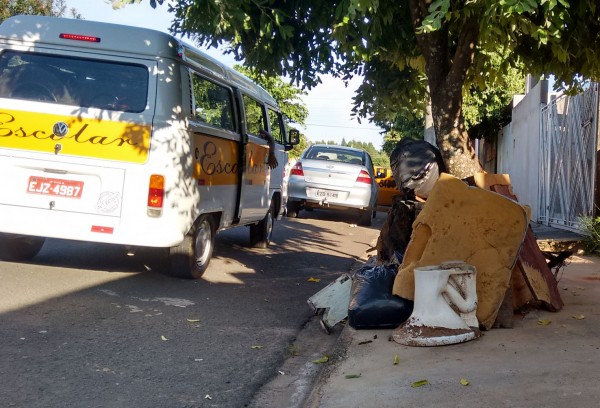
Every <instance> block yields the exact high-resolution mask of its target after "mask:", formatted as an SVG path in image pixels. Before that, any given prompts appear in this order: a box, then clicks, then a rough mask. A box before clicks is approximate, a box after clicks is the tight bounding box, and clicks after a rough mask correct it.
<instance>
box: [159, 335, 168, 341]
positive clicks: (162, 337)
mask: <svg viewBox="0 0 600 408" xmlns="http://www.w3.org/2000/svg"><path fill="white" fill-rule="evenodd" d="M160 339H161V340H162V341H167V340H169V339H167V338H166V337H165V336H160Z"/></svg>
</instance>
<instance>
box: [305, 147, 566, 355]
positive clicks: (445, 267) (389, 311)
mask: <svg viewBox="0 0 600 408" xmlns="http://www.w3.org/2000/svg"><path fill="white" fill-rule="evenodd" d="M390 163H391V167H392V172H393V176H394V180H395V181H396V185H397V187H398V190H399V191H398V192H399V194H398V195H397V196H395V197H394V200H393V204H392V207H391V209H390V210H389V212H388V216H387V219H386V221H385V223H384V225H383V226H382V229H381V232H380V235H379V239H378V241H377V244H376V247H375V248H374V249H376V250H377V256H376V257H372V259H371V260H370V261H369V262H367V263H366V264H365V265H364V266H363V267H362V268H360V269H359V270H358V271H357V272H355V273H354V275H353V276H350V275H348V274H346V275H344V276H342V277H340V278H339V279H338V280H336V281H334V282H332V283H331V284H330V285H329V286H328V287H326V288H325V289H323V290H322V291H320V292H319V293H318V294H316V295H315V296H313V297H312V298H311V299H309V304H310V305H311V306H312V307H313V308H314V309H315V310H316V311H319V310H321V311H324V317H323V318H322V320H321V323H322V325H323V327H324V328H325V329H326V330H328V329H329V328H331V327H333V325H335V324H336V323H337V322H339V321H341V320H342V319H344V318H345V317H346V316H347V317H348V323H349V324H350V326H352V327H354V328H356V329H385V328H397V329H396V330H395V332H394V335H393V337H394V340H396V341H398V342H400V343H403V344H409V345H440V344H451V343H452V342H457V341H458V340H456V339H466V338H468V339H471V338H474V337H476V336H478V335H479V334H480V330H489V329H491V328H492V327H508V328H509V327H513V317H514V312H515V311H516V310H520V309H523V308H525V307H541V308H545V309H547V310H549V311H552V312H557V311H559V310H560V309H561V308H562V307H563V302H562V300H561V298H560V294H559V292H558V287H557V281H556V278H555V276H554V274H553V273H552V271H551V269H550V266H549V263H548V262H547V261H546V256H544V254H543V253H542V251H541V250H540V248H539V247H538V245H537V241H536V238H535V236H534V234H533V230H532V229H531V226H530V225H529V219H530V212H529V209H528V208H527V207H526V206H522V205H520V204H519V203H518V202H517V198H516V197H515V196H514V194H513V193H512V191H511V188H510V180H509V177H508V175H504V174H488V173H484V172H482V173H479V174H476V175H475V176H474V177H473V178H472V179H471V180H468V181H464V180H459V179H458V178H456V177H453V176H451V175H449V174H447V173H446V172H445V168H444V163H443V161H442V159H441V157H440V154H439V151H438V150H437V149H436V148H435V147H434V146H432V145H430V144H429V143H427V142H425V141H414V140H403V141H401V142H399V143H398V145H397V147H396V149H394V151H393V152H392V154H391V156H390ZM570 255H571V253H562V254H558V256H553V257H550V264H551V263H552V262H557V260H558V259H560V260H564V259H565V258H566V257H568V256H570ZM415 271H417V272H418V273H419V282H420V289H423V288H425V291H426V292H428V293H427V294H426V295H427V296H422V295H423V294H422V293H421V292H420V293H419V299H418V300H417V301H415ZM463 271H469V272H468V273H463ZM423 273H425V274H426V275H423ZM429 273H431V274H430V275H427V274H429ZM434 276H436V277H441V278H440V279H441V280H444V282H436V281H435V280H431V278H433V277H434ZM473 281H474V283H473ZM423 282H425V283H423ZM433 286H435V287H437V288H438V289H433V290H432V289H431V288H432V287H433ZM467 292H469V293H467ZM473 292H476V294H475V293H473ZM427 297H432V298H433V299H432V300H434V301H429V299H428V300H425V301H423V299H424V298H427ZM441 298H443V299H441ZM437 300H442V301H443V302H446V303H447V304H446V303H441V302H437V303H436V301H437ZM433 304H437V305H439V306H441V307H440V311H438V310H432V309H436V307H435V306H432V305H433ZM346 306H347V307H346ZM447 306H450V307H449V308H448V307H447ZM417 309H419V310H417ZM423 309H428V310H425V311H424V310H423ZM441 309H444V310H445V312H444V313H446V315H447V316H448V315H452V316H450V317H451V318H452V319H450V320H453V321H454V322H455V323H456V324H455V327H454V328H449V327H448V326H443V325H439V324H435V322H440V321H441V320H440V319H438V317H439V315H441V314H443V313H442V312H441ZM438 312H439V313H438ZM419 313H424V314H426V315H427V316H428V317H427V318H424V317H423V316H418V314H419ZM454 313H456V314H457V315H460V318H462V319H463V320H464V321H465V322H467V325H466V326H464V325H463V324H462V322H458V321H457V319H458V317H457V316H455V315H454ZM426 320H428V321H429V323H424V322H425V321H426ZM458 320H460V319H458ZM432 322H434V323H432ZM459 323H460V324H459ZM458 326H461V327H458ZM402 330H404V332H403V333H400V332H401V331H402ZM470 331H472V332H473V333H475V336H473V335H472V333H469V332H470ZM425 332H427V333H429V334H427V335H423V336H425V337H426V336H430V338H429V339H426V340H422V339H419V338H418V337H419V335H420V334H419V333H425ZM432 333H438V334H439V336H438V335H437V334H432ZM449 333H450V334H451V335H450V336H449ZM436 336H438V337H436ZM442 337H443V338H442ZM460 341H466V340H460Z"/></svg>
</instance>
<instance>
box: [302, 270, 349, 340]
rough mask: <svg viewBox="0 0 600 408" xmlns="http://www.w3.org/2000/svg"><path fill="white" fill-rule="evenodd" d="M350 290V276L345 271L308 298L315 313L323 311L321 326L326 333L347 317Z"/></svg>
mask: <svg viewBox="0 0 600 408" xmlns="http://www.w3.org/2000/svg"><path fill="white" fill-rule="evenodd" d="M351 290H352V278H351V277H350V275H348V274H347V273H345V274H343V275H342V276H340V277H339V278H337V279H336V280H334V281H333V282H331V283H330V284H329V285H327V286H325V287H324V288H323V289H321V290H320V291H319V292H317V293H315V294H314V295H313V296H311V297H310V298H309V299H308V304H309V305H310V306H311V307H312V308H313V309H314V311H315V313H316V314H319V313H320V312H321V311H323V317H322V318H321V326H322V327H323V329H324V330H325V331H326V332H327V334H329V332H330V330H331V329H332V328H333V326H335V325H336V324H338V323H339V322H341V321H342V320H344V319H345V318H346V317H348V304H349V303H350V292H351Z"/></svg>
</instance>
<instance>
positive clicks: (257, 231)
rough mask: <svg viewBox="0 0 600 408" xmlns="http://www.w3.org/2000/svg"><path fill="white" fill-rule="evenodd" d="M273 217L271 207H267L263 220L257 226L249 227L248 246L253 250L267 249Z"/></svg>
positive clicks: (271, 233)
mask: <svg viewBox="0 0 600 408" xmlns="http://www.w3.org/2000/svg"><path fill="white" fill-rule="evenodd" d="M274 226H275V217H273V206H271V207H269V210H268V211H267V214H266V215H265V218H263V219H262V220H261V221H260V222H259V223H258V224H255V225H250V245H251V246H253V247H255V248H267V247H268V246H269V244H270V243H271V236H272V235H273V227H274Z"/></svg>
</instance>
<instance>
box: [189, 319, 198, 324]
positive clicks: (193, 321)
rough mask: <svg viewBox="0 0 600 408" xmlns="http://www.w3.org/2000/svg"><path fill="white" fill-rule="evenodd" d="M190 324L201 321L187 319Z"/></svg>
mask: <svg viewBox="0 0 600 408" xmlns="http://www.w3.org/2000/svg"><path fill="white" fill-rule="evenodd" d="M186 320H187V321H188V322H190V323H198V322H199V321H200V319H186Z"/></svg>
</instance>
